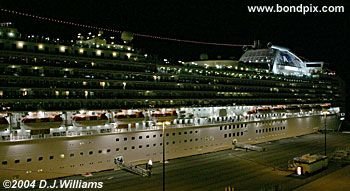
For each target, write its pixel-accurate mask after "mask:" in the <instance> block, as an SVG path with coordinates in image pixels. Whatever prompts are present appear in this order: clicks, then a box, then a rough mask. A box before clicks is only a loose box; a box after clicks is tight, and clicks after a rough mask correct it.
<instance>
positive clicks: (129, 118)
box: [114, 111, 145, 128]
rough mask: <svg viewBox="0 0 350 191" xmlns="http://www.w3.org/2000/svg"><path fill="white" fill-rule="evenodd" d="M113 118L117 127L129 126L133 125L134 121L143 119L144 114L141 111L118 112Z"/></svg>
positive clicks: (134, 124) (137, 121)
mask: <svg viewBox="0 0 350 191" xmlns="http://www.w3.org/2000/svg"><path fill="white" fill-rule="evenodd" d="M114 119H115V121H116V122H117V124H118V128H128V126H129V124H130V125H131V127H135V126H136V123H139V122H142V121H144V120H145V115H144V114H143V113H142V112H141V111H137V112H133V113H130V114H127V113H125V112H118V113H116V114H115V115H114Z"/></svg>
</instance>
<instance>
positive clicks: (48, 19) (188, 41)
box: [0, 8, 251, 47]
mask: <svg viewBox="0 0 350 191" xmlns="http://www.w3.org/2000/svg"><path fill="white" fill-rule="evenodd" d="M0 11H2V12H5V13H9V14H14V15H19V16H24V17H30V18H33V19H37V20H43V21H47V22H53V23H59V24H66V25H71V26H75V27H81V28H88V29H95V30H101V31H106V32H114V33H122V32H123V31H120V30H117V29H110V28H105V27H98V26H93V25H86V24H81V23H76V22H71V21H66V20H61V19H54V18H50V17H44V16H38V15H34V14H30V13H24V12H20V11H14V10H9V9H4V8H1V9H0ZM133 35H134V36H135V37H141V38H149V39H155V40H165V41H173V42H182V43H191V44H200V45H214V46H227V47H243V46H251V45H248V44H231V43H216V42H204V41H196V40H185V39H178V38H169V37H163V36H154V35H148V34H140V33H133Z"/></svg>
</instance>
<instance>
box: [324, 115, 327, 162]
mask: <svg viewBox="0 0 350 191" xmlns="http://www.w3.org/2000/svg"><path fill="white" fill-rule="evenodd" d="M324 155H325V156H327V112H324Z"/></svg>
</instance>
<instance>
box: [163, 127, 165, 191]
mask: <svg viewBox="0 0 350 191" xmlns="http://www.w3.org/2000/svg"><path fill="white" fill-rule="evenodd" d="M164 132H165V123H164V122H163V191H165V134H164Z"/></svg>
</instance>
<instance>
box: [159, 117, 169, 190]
mask: <svg viewBox="0 0 350 191" xmlns="http://www.w3.org/2000/svg"><path fill="white" fill-rule="evenodd" d="M161 124H162V126H163V143H162V144H163V159H162V161H163V191H165V125H170V122H169V121H164V122H161Z"/></svg>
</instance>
